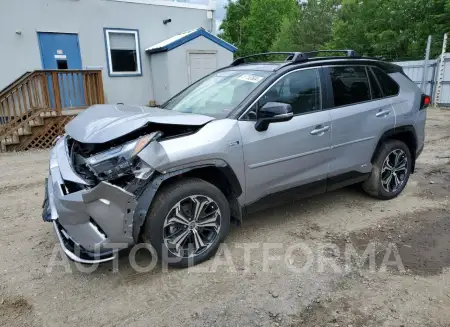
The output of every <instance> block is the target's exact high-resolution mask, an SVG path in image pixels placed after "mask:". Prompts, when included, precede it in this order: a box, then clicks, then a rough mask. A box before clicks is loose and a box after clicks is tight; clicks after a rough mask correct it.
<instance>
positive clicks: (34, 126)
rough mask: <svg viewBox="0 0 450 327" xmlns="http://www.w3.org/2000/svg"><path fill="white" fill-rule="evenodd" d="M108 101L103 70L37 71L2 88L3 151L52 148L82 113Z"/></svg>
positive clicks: (0, 130)
mask: <svg viewBox="0 0 450 327" xmlns="http://www.w3.org/2000/svg"><path fill="white" fill-rule="evenodd" d="M104 102H105V98H104V93H103V81H102V75H101V71H100V70H36V71H33V72H27V73H25V74H23V75H22V76H20V77H19V78H18V79H16V81H14V82H13V83H11V84H10V85H8V86H7V87H6V88H5V89H3V90H2V91H0V152H8V151H25V150H29V149H36V148H39V149H43V148H48V147H50V146H51V145H52V144H53V142H54V140H55V138H56V137H57V136H58V135H61V134H63V133H64V127H65V125H66V124H67V123H68V122H69V121H70V120H71V119H72V118H73V117H74V116H75V115H76V114H78V113H79V112H80V109H85V108H87V107H89V106H91V105H94V104H102V103H104Z"/></svg>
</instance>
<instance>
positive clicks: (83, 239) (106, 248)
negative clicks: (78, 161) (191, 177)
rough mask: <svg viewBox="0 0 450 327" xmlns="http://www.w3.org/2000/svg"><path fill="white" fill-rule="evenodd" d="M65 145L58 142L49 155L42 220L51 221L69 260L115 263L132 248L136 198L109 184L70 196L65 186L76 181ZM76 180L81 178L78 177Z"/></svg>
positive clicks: (83, 187) (63, 142)
mask: <svg viewBox="0 0 450 327" xmlns="http://www.w3.org/2000/svg"><path fill="white" fill-rule="evenodd" d="M73 175H76V174H75V172H74V171H73V170H72V168H71V165H70V162H69V158H68V156H67V151H65V141H64V140H62V141H59V142H58V143H57V144H56V146H55V147H54V148H53V149H52V151H51V155H50V175H49V177H48V180H47V185H46V194H47V195H48V196H46V200H44V209H43V218H44V220H46V221H52V222H53V227H54V229H55V233H56V235H57V237H58V240H59V241H60V243H61V247H62V249H63V251H64V252H65V253H66V254H67V256H68V257H69V258H70V259H72V260H74V261H78V262H82V263H99V262H104V261H109V260H112V259H114V257H115V253H116V252H117V250H119V249H122V248H126V247H128V246H129V245H131V244H133V236H132V229H133V215H134V211H135V208H136V204H137V203H136V199H135V196H134V195H133V194H132V193H130V192H127V191H125V190H124V189H122V188H120V187H118V186H115V185H113V184H110V183H107V182H101V183H99V184H98V185H96V186H95V187H92V188H91V187H88V186H86V185H84V186H82V187H81V190H80V191H76V192H72V193H70V192H69V191H68V188H67V187H66V185H65V183H66V181H67V180H68V179H69V180H70V181H71V182H75V181H73V179H74V178H73ZM76 178H79V177H78V176H76Z"/></svg>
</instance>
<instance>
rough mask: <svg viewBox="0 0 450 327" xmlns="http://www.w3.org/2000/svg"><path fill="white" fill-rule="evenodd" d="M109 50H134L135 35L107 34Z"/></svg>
mask: <svg viewBox="0 0 450 327" xmlns="http://www.w3.org/2000/svg"><path fill="white" fill-rule="evenodd" d="M109 47H110V49H111V50H136V40H135V35H134V34H130V33H109Z"/></svg>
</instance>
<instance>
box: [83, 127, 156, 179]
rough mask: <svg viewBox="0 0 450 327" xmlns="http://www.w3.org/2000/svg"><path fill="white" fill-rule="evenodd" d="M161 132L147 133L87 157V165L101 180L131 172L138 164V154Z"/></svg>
mask: <svg viewBox="0 0 450 327" xmlns="http://www.w3.org/2000/svg"><path fill="white" fill-rule="evenodd" d="M159 134H160V133H159V132H154V133H151V134H147V135H144V136H142V137H140V138H138V139H136V140H134V141H131V142H127V143H124V144H122V145H120V146H117V147H114V148H111V149H109V150H107V151H104V152H101V153H98V154H96V155H93V156H91V157H89V158H87V159H86V165H87V166H88V168H89V169H90V170H91V171H92V172H93V173H94V174H95V176H97V178H99V179H100V180H105V179H106V180H110V179H115V178H119V177H121V176H123V175H126V174H129V173H131V172H132V169H133V167H134V166H135V164H136V156H137V155H138V154H139V152H141V151H142V150H143V149H144V148H145V147H146V146H147V145H148V144H149V143H150V142H151V141H152V140H153V139H154V138H155V137H156V136H158V135H159Z"/></svg>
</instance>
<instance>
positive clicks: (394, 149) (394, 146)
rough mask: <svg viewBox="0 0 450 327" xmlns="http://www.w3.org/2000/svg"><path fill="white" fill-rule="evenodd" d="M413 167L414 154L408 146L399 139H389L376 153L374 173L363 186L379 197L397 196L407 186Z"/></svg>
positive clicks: (386, 198) (390, 197)
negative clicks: (412, 154)
mask: <svg viewBox="0 0 450 327" xmlns="http://www.w3.org/2000/svg"><path fill="white" fill-rule="evenodd" d="M411 168H412V156H411V152H410V150H409V148H408V146H407V145H406V144H405V143H403V142H401V141H399V140H389V141H387V142H385V143H384V144H383V145H382V146H381V147H380V149H379V150H378V152H377V154H376V155H375V160H374V162H373V167H372V173H371V175H370V177H369V179H368V180H367V181H365V182H364V184H363V188H364V190H365V191H366V192H367V193H368V194H369V195H371V196H373V197H375V198H377V199H381V200H389V199H392V198H395V197H396V196H398V195H399V194H400V193H401V192H402V191H403V189H404V188H405V186H406V183H407V182H408V179H409V176H410V174H411Z"/></svg>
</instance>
